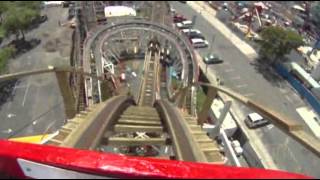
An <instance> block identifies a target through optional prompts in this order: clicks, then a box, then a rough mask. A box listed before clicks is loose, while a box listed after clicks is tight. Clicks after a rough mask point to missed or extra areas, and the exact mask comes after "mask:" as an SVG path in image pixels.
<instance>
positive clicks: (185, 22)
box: [176, 20, 193, 29]
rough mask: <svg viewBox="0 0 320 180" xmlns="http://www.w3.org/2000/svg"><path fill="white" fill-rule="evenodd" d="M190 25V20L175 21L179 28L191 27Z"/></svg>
mask: <svg viewBox="0 0 320 180" xmlns="http://www.w3.org/2000/svg"><path fill="white" fill-rule="evenodd" d="M192 25H193V23H192V21H189V20H186V21H182V22H179V23H176V26H177V28H179V29H186V28H191V27H192Z"/></svg>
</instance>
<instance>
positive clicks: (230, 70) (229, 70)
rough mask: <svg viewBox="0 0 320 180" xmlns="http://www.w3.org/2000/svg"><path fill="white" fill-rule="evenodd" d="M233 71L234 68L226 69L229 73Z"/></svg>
mask: <svg viewBox="0 0 320 180" xmlns="http://www.w3.org/2000/svg"><path fill="white" fill-rule="evenodd" d="M233 71H234V69H226V70H225V72H227V73H228V72H233Z"/></svg>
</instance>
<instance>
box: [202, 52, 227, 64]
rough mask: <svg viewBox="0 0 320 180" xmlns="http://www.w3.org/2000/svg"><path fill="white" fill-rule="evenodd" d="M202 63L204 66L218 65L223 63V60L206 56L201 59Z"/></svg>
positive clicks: (214, 56) (212, 55)
mask: <svg viewBox="0 0 320 180" xmlns="http://www.w3.org/2000/svg"><path fill="white" fill-rule="evenodd" d="M203 62H204V63H206V64H220V63H223V60H222V59H220V58H219V57H218V56H217V55H215V54H208V55H207V56H205V57H204V58H203Z"/></svg>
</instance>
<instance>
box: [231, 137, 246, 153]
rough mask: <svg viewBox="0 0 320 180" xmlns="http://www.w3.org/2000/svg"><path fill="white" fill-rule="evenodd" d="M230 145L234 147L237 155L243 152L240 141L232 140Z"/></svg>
mask: <svg viewBox="0 0 320 180" xmlns="http://www.w3.org/2000/svg"><path fill="white" fill-rule="evenodd" d="M231 146H232V148H233V149H234V151H235V153H236V155H237V156H241V155H242V153H243V149H242V147H241V145H240V142H239V141H238V140H234V141H232V142H231Z"/></svg>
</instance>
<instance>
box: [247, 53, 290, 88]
mask: <svg viewBox="0 0 320 180" xmlns="http://www.w3.org/2000/svg"><path fill="white" fill-rule="evenodd" d="M264 61H266V60H265V59H262V58H261V57H259V58H258V59H256V60H255V61H254V62H252V63H250V64H251V65H252V66H253V67H254V69H255V70H256V72H258V73H260V74H262V76H263V77H264V78H265V79H266V80H267V81H269V82H270V83H271V84H272V85H273V86H276V87H282V83H284V82H285V80H284V79H283V78H282V77H281V76H280V75H279V74H277V72H275V70H274V69H273V67H272V66H271V65H270V64H268V63H266V62H264Z"/></svg>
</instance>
